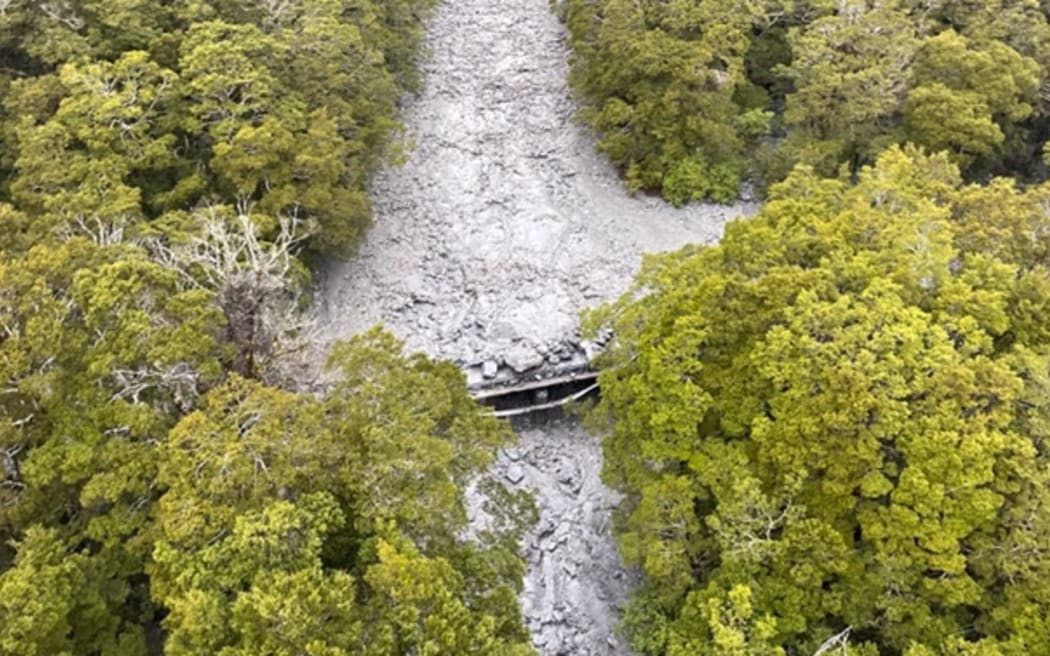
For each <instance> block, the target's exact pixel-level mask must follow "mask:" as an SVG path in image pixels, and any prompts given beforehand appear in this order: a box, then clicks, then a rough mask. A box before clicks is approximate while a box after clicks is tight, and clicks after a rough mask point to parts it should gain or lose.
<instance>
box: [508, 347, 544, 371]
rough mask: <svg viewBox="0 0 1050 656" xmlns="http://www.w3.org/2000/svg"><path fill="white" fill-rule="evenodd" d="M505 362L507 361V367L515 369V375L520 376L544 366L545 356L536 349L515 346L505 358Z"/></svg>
mask: <svg viewBox="0 0 1050 656" xmlns="http://www.w3.org/2000/svg"><path fill="white" fill-rule="evenodd" d="M504 360H506V362H507V366H508V367H510V368H511V369H513V370H514V373H518V374H523V373H525V372H526V371H528V370H529V369H535V368H536V367H538V366H540V365H541V364H543V356H542V355H540V354H539V352H538V351H537V350H536V349H534V348H532V347H531V346H527V345H525V344H515V345H514V347H513V348H512V349H511V350H510V352H508V353H507V354H506V355H505V356H504Z"/></svg>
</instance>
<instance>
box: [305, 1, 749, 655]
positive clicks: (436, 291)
mask: <svg viewBox="0 0 1050 656" xmlns="http://www.w3.org/2000/svg"><path fill="white" fill-rule="evenodd" d="M427 45H428V56H427V57H426V58H425V61H424V63H423V66H422V68H423V73H424V76H425V77H424V80H425V81H424V86H423V88H422V90H421V92H420V93H419V95H418V96H415V97H412V98H408V99H406V102H405V106H404V118H405V123H406V127H407V134H406V143H408V144H410V145H411V149H410V150H409V151H408V152H407V154H406V157H405V161H404V163H403V165H401V166H391V167H388V168H386V169H384V170H383V171H381V172H380V173H379V174H378V175H377V176H376V178H375V180H374V182H373V185H372V197H373V203H374V209H375V224H374V226H373V227H372V229H371V230H370V232H369V233H368V235H367V237H366V238H365V240H364V242H363V243H362V244H361V246H360V247H359V249H358V251H357V253H356V254H355V255H354V256H353V257H352V258H350V259H348V260H346V261H337V262H330V263H329V264H328V265H327V266H326V267H325V268H324V269H323V270H322V272H321V276H320V279H321V282H320V289H319V292H320V294H319V298H320V303H319V306H320V307H319V308H318V313H319V315H320V319H321V321H320V327H321V332H322V337H323V341H324V342H326V343H327V342H331V341H332V340H335V339H339V338H341V337H345V336H348V335H350V334H354V333H357V332H360V331H362V330H364V329H367V328H368V327H370V326H372V325H374V324H376V323H381V324H383V325H384V326H385V327H386V328H387V329H389V330H391V331H392V332H394V333H395V334H397V335H398V336H400V337H401V338H402V339H404V340H405V342H406V346H407V348H408V349H409V350H420V351H424V352H426V353H427V354H428V355H430V356H432V357H438V358H445V359H449V360H452V361H455V362H456V363H458V364H459V365H460V366H461V367H463V368H464V370H465V371H467V373H468V378H469V377H470V376H472V375H473V376H474V382H480V381H483V380H486V379H493V378H495V377H496V376H497V372H499V375H500V377H502V378H506V377H507V376H511V377H513V376H514V375H519V374H524V373H525V372H529V371H531V370H534V369H536V368H537V367H540V366H553V365H556V364H557V363H564V362H566V361H568V360H571V359H572V358H574V357H577V355H578V354H579V353H581V352H582V350H584V347H587V346H589V345H588V344H583V345H581V342H580V341H579V340H578V337H577V335H576V330H577V317H578V315H579V312H580V310H582V309H583V308H586V307H589V306H592V305H595V304H598V303H601V302H603V301H606V300H609V299H612V298H614V297H616V296H617V295H618V294H619V293H621V292H622V291H623V290H624V289H625V288H626V286H627V285H628V284H629V282H630V280H631V276H632V275H633V273H634V271H635V270H636V268H637V266H638V263H639V261H640V258H641V254H642V253H643V252H647V251H661V250H669V249H673V248H677V247H679V246H682V245H684V244H686V243H691V242H694V243H695V242H700V243H709V242H713V241H715V240H717V239H718V238H719V237H720V235H721V233H722V229H723V226H724V224H725V222H726V221H727V220H729V219H731V218H733V217H735V216H738V215H741V214H750V213H752V212H753V211H754V210H755V209H756V206H755V204H754V203H753V202H741V203H738V204H737V205H735V206H729V207H727V206H720V205H708V204H694V205H690V206H688V207H685V208H681V209H675V208H673V207H671V206H669V205H667V204H666V203H664V202H662V201H661V200H659V199H657V198H651V197H636V198H632V197H630V196H628V195H627V194H626V193H625V192H624V190H623V187H622V185H621V184H620V182H619V180H618V178H617V176H616V173H615V171H614V170H613V169H612V167H611V166H610V165H609V164H608V162H607V161H605V160H604V159H603V158H602V157H601V156H599V155H597V154H595V152H594V147H593V139H592V137H591V135H590V134H589V133H588V132H587V130H585V129H584V128H582V127H581V126H579V125H578V124H576V123H574V122H573V121H572V114H573V111H574V109H575V105H574V102H573V99H572V97H571V95H570V93H569V90H568V88H567V85H566V74H567V65H566V61H567V57H568V48H567V46H566V43H565V34H564V30H563V28H562V26H561V25H560V24H559V23H558V21H557V20H556V18H555V17H554V16H552V15H551V14H550V12H549V10H548V2H547V0H499V1H496V0H448V1H446V2H443V3H442V4H441V5H440V7H439V8H438V10H437V12H436V14H435V15H434V16H433V17H432V19H431V20H430V22H429V27H428V36H427ZM519 436H520V442H519V444H518V446H517V447H516V448H515V449H510V450H507V451H504V452H502V453H501V454H500V456H499V460H498V461H497V463H496V465H495V468H496V473H498V474H499V475H500V476H501V477H502V478H503V480H504V481H505V484H507V485H508V486H511V487H520V486H524V487H525V488H528V489H533V490H535V492H536V497H537V504H538V507H539V509H540V521H539V524H538V525H537V527H536V529H535V530H534V532H533V533H532V534H531V535H530V536H528V538H527V539H526V540H525V544H523V553H524V555H525V557H526V559H527V561H528V572H527V574H526V579H525V588H524V591H523V593H522V595H521V598H520V601H521V605H522V610H523V613H524V615H525V618H526V621H527V623H528V626H529V629H530V631H531V634H532V636H533V641H534V643H535V644H536V646H537V648H538V649H539V651H540V652H541V653H542V654H580V655H584V656H586V655H590V654H595V655H597V654H603V655H604V654H623V653H626V651H625V647H624V646H623V645H622V644H621V642H620V641H619V639H618V638H617V637H616V636H615V633H614V626H615V624H616V622H617V621H618V619H619V609H620V607H621V606H622V603H623V600H624V598H625V595H626V593H627V591H628V589H629V587H630V579H631V577H630V575H629V574H628V573H627V572H625V571H624V570H623V568H622V567H621V565H620V562H619V558H618V556H617V552H616V547H615V544H614V542H613V539H612V535H611V532H610V521H611V520H610V509H611V508H612V507H613V506H614V505H615V503H616V502H617V500H618V497H617V496H616V494H615V493H613V492H611V491H610V490H608V489H607V488H605V487H604V486H603V485H602V484H601V481H600V480H599V478H598V473H599V471H600V469H601V450H600V446H599V443H598V440H597V439H596V438H595V437H594V436H591V435H588V434H587V433H586V431H584V430H583V429H582V428H581V427H580V425H579V424H578V422H576V421H574V420H571V419H561V420H558V421H556V422H554V423H549V424H541V425H537V426H535V427H533V428H528V429H523V430H521V431H519Z"/></svg>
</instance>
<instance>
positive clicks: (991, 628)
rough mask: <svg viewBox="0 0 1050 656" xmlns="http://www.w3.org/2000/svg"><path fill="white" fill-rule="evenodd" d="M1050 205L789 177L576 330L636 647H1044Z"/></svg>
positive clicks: (927, 160)
mask: <svg viewBox="0 0 1050 656" xmlns="http://www.w3.org/2000/svg"><path fill="white" fill-rule="evenodd" d="M1047 194H1050V188H1046V187H1037V188H1033V189H1030V190H1028V191H1025V192H1019V191H1017V190H1016V189H1014V188H1013V187H1012V185H1011V184H1010V183H1009V182H1008V181H1004V180H1000V181H996V182H994V183H992V184H991V185H989V186H987V187H978V186H970V185H964V184H962V182H961V179H960V175H959V173H958V170H957V169H956V168H955V166H954V165H953V164H952V163H951V160H950V158H949V157H948V156H947V155H944V154H942V155H936V156H927V155H924V154H922V153H920V152H919V151H917V150H915V149H907V150H901V149H897V148H893V149H890V150H889V151H887V152H886V153H884V154H883V155H882V156H881V157H880V158H879V160H878V163H877V165H876V166H875V167H873V168H866V169H864V170H863V171H862V172H861V174H860V177H859V180H858V182H857V184H856V185H855V186H854V185H851V184H849V183H848V182H846V181H842V180H826V179H821V178H820V177H818V176H817V175H816V174H814V172H813V171H812V170H811V169H806V168H802V169H800V170H798V171H796V172H795V173H793V174H792V175H791V176H790V177H789V178H788V179H787V180H786V181H785V182H783V183H781V184H779V185H777V186H775V187H774V188H773V189H772V190H771V193H770V200H769V202H768V204H767V205H766V206H765V208H764V209H763V210H762V211H761V212H760V213H759V215H758V216H756V217H754V218H752V219H745V220H740V221H737V222H735V223H733V224H731V225H730V226H728V228H727V231H726V236H725V238H724V240H723V241H722V242H721V244H720V245H718V246H713V247H688V248H686V249H684V250H682V251H680V252H678V253H674V254H669V255H665V256H659V257H656V256H654V257H650V258H649V259H647V260H646V262H645V264H644V266H643V269H642V272H641V273H640V274H639V277H638V280H637V282H636V285H635V288H634V289H633V290H632V291H631V292H630V293H628V294H627V295H625V296H624V297H623V298H621V299H620V300H619V301H617V302H616V303H614V304H612V305H609V306H607V307H605V308H604V309H602V310H600V311H599V312H597V313H596V314H594V315H592V316H591V317H590V319H589V321H590V323H591V325H592V326H593V327H597V326H607V327H611V328H613V329H614V330H615V333H616V341H615V344H614V346H613V348H612V349H611V350H610V351H609V352H608V355H607V356H606V358H607V359H606V362H605V365H606V366H605V368H604V370H603V372H602V373H601V378H600V380H601V384H602V400H601V403H600V405H599V407H598V410H597V415H596V419H599V420H602V418H604V420H607V421H608V422H609V423H608V424H607V427H608V430H609V436H608V438H607V439H606V441H605V447H604V448H605V455H606V461H605V470H604V476H605V478H606V480H607V481H608V482H609V483H611V484H613V485H614V486H615V487H617V488H618V489H620V490H621V491H622V492H624V493H625V495H626V502H625V504H624V506H623V508H622V509H621V515H620V518H619V521H618V535H619V541H620V546H621V550H622V553H623V555H624V557H625V558H626V559H627V560H628V561H629V562H631V563H634V564H636V565H638V566H640V567H641V569H642V571H643V572H644V574H645V584H644V585H643V586H642V588H641V589H640V590H639V591H638V592H637V594H636V595H635V597H634V600H633V602H632V605H631V607H630V609H629V612H628V614H627V620H628V622H627V627H628V630H629V631H630V633H631V636H632V639H633V642H634V645H635V647H636V649H638V651H639V652H640V653H644V654H675V653H782V652H780V651H778V650H780V649H783V650H786V651H787V653H813V652H814V651H816V650H817V648H818V646H819V645H820V644H821V642H822V641H823V640H825V639H826V638H828V636H833V635H835V634H837V633H839V632H840V631H841V630H843V629H844V628H846V627H852V636H851V640H850V648H851V649H852V650H854V651H853V652H852V653H857V654H860V653H872V654H873V653H876V650H878V652H877V653H885V654H900V653H908V654H927V653H929V654H933V653H937V654H941V653H943V654H949V653H950V654H962V653H982V654H984V653H988V654H993V653H1002V654H1023V653H1042V652H1044V651H1048V650H1050V642H1047V640H1048V638H1050V632H1048V631H1047V626H1048V625H1047V623H1046V622H1047V617H1048V610H1050V609H1048V608H1047V606H1046V597H1045V594H1043V591H1044V590H1045V589H1046V586H1047V585H1048V583H1050V581H1048V580H1047V576H1048V573H1050V554H1048V553H1047V551H1046V548H1045V545H1046V544H1047V538H1048V537H1050V536H1048V534H1047V531H1048V530H1050V505H1048V503H1050V497H1048V496H1047V490H1048V489H1050V480H1048V476H1050V471H1048V469H1047V458H1046V454H1045V443H1046V431H1047V429H1048V427H1050V424H1047V417H1048V416H1050V405H1048V401H1047V399H1048V398H1050V397H1048V396H1047V394H1046V391H1047V389H1048V387H1047V371H1048V370H1050V333H1048V331H1047V330H1046V328H1045V322H1044V321H1042V319H1041V318H1040V317H1045V316H1046V315H1045V312H1046V309H1047V308H1048V304H1050V286H1048V285H1047V279H1048V277H1047V276H1048V273H1050V270H1048V267H1050V260H1048V259H1047V250H1046V240H1045V239H1040V238H1033V237H1034V236H1036V235H1044V234H1045V233H1046V230H1047V229H1048V224H1047V218H1046V213H1045V210H1043V209H1042V207H1045V205H1044V203H1045V202H1046V200H1047V198H1048V196H1047ZM604 420H603V421H604ZM960 637H964V638H965V642H962V641H960Z"/></svg>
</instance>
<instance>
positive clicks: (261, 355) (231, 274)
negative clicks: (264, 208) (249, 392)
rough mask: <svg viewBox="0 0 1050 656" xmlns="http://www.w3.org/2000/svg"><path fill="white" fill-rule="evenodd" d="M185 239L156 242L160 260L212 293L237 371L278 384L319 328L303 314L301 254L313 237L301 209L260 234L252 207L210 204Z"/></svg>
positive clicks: (191, 282)
mask: <svg viewBox="0 0 1050 656" xmlns="http://www.w3.org/2000/svg"><path fill="white" fill-rule="evenodd" d="M198 219H199V221H200V228H199V230H198V231H197V233H196V234H195V235H193V236H191V237H189V238H188V239H187V240H186V241H184V242H182V243H179V244H174V245H166V244H161V243H155V244H153V245H152V246H151V248H152V250H153V252H154V254H155V257H156V259H157V260H158V261H159V262H161V263H162V264H164V265H165V266H167V267H169V268H171V269H173V270H175V271H178V272H179V273H180V274H181V276H182V279H183V283H184V284H185V285H187V286H189V287H197V288H203V289H207V290H209V291H211V292H212V293H214V294H215V297H216V299H217V301H218V304H219V307H220V308H221V309H222V311H223V313H224V314H225V316H226V322H227V326H226V332H227V339H228V341H229V342H230V343H231V344H233V345H234V347H235V349H236V356H235V359H234V369H235V370H236V371H238V372H239V373H241V374H243V375H246V376H253V377H258V378H262V379H265V380H269V381H271V382H276V381H275V380H274V379H275V378H280V377H281V375H282V374H281V372H282V371H284V370H285V367H286V365H287V364H288V360H289V359H291V358H293V357H294V356H295V355H296V354H299V353H301V352H303V351H304V349H305V348H306V346H307V345H308V343H309V341H310V339H311V338H312V337H313V336H314V334H315V332H316V321H315V319H314V317H313V316H312V315H311V314H309V313H306V312H304V311H303V305H304V303H303V292H304V285H303V269H302V265H301V264H300V263H299V261H298V260H297V259H296V253H297V252H298V250H299V246H300V244H301V242H302V241H303V240H304V239H305V238H306V237H307V236H308V231H307V229H306V225H305V222H304V221H303V220H301V219H300V218H299V217H298V216H297V215H296V214H290V215H282V216H280V217H278V225H277V230H276V234H275V235H274V237H273V238H272V239H271V240H269V241H266V240H263V239H260V238H259V235H258V233H257V230H256V227H255V223H254V221H253V220H252V218H251V216H250V215H249V213H248V211H247V208H245V207H239V208H238V210H237V211H236V212H234V213H233V216H230V213H229V212H223V211H217V210H215V209H209V210H206V211H204V212H202V213H201V214H200V215H199V216H198Z"/></svg>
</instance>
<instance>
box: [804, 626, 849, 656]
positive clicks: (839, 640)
mask: <svg viewBox="0 0 1050 656" xmlns="http://www.w3.org/2000/svg"><path fill="white" fill-rule="evenodd" d="M852 630H853V627H851V626H847V627H846V628H845V629H843V630H842V631H840V632H839V633H836V634H835V635H833V636H831V637H830V638H828V639H827V640H825V641H824V643H823V644H821V645H820V647H819V648H818V649H817V651H815V652H813V656H823V654H827V653H830V652H831V650H832V649H834V648H835V647H839V648H840V649H841V650H842V651H840V652H839V653H840V654H841V655H842V656H847V651H846V645H847V643H848V642H849V634H850V631H852Z"/></svg>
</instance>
